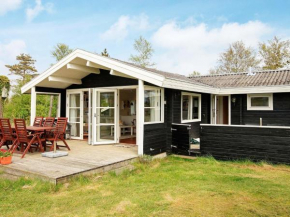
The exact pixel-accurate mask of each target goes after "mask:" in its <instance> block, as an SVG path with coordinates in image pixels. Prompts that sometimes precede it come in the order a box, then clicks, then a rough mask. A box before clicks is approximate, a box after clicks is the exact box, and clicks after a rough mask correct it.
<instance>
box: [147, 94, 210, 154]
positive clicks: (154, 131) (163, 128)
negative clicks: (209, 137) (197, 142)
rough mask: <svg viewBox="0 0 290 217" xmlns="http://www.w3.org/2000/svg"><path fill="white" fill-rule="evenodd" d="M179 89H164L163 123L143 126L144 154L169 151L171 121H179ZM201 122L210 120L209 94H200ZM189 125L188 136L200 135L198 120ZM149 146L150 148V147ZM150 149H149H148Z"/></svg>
mask: <svg viewBox="0 0 290 217" xmlns="http://www.w3.org/2000/svg"><path fill="white" fill-rule="evenodd" d="M181 92H182V91H181V90H174V89H165V90H164V95H165V96H164V100H165V101H166V104H165V105H164V123H162V124H148V125H145V126H144V154H148V155H154V154H158V153H161V152H164V151H167V153H171V144H172V132H171V125H172V123H176V124H178V123H181ZM201 102H202V107H201V117H202V118H201V119H202V120H201V123H209V122H210V95H209V94H202V95H201ZM186 124H190V125H191V130H190V137H199V136H200V133H199V131H200V122H191V123H186ZM150 148H151V149H150ZM150 150H151V151H150Z"/></svg>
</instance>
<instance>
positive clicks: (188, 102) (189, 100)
mask: <svg viewBox="0 0 290 217" xmlns="http://www.w3.org/2000/svg"><path fill="white" fill-rule="evenodd" d="M194 121H201V95H200V94H194V93H182V95H181V122H182V123H186V122H194Z"/></svg>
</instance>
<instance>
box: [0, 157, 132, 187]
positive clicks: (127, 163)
mask: <svg viewBox="0 0 290 217" xmlns="http://www.w3.org/2000/svg"><path fill="white" fill-rule="evenodd" d="M136 159H137V158H136V157H135V158H131V159H127V160H123V161H119V162H115V163H111V164H108V165H104V166H100V167H96V168H93V169H90V170H86V171H82V172H79V173H75V174H70V175H67V176H63V177H57V178H52V177H47V176H44V175H42V174H38V173H33V172H29V171H25V170H21V169H16V168H9V167H5V166H0V171H3V172H2V173H1V174H0V177H3V178H7V179H11V180H16V179H18V178H20V177H28V178H37V179H41V180H43V181H48V182H51V183H53V184H58V183H65V182H68V181H69V180H70V179H72V178H75V177H77V176H82V175H84V176H89V175H93V174H98V173H106V172H109V171H115V172H116V174H120V173H122V172H123V171H124V170H132V169H134V167H133V165H132V163H133V162H134V161H135V160H136Z"/></svg>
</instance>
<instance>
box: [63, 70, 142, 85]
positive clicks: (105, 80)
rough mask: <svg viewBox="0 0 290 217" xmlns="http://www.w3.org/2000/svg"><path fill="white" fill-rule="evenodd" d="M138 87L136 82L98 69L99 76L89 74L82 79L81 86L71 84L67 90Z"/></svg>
mask: <svg viewBox="0 0 290 217" xmlns="http://www.w3.org/2000/svg"><path fill="white" fill-rule="evenodd" d="M127 85H138V80H135V79H130V78H123V77H118V76H113V75H110V72H109V71H107V70H103V69H100V74H89V75H88V76H86V77H84V78H83V79H82V84H80V85H78V84H73V85H71V86H70V87H68V88H67V89H79V88H95V87H114V86H127Z"/></svg>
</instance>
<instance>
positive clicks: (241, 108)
mask: <svg viewBox="0 0 290 217" xmlns="http://www.w3.org/2000/svg"><path fill="white" fill-rule="evenodd" d="M240 125H243V97H242V96H240Z"/></svg>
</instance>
